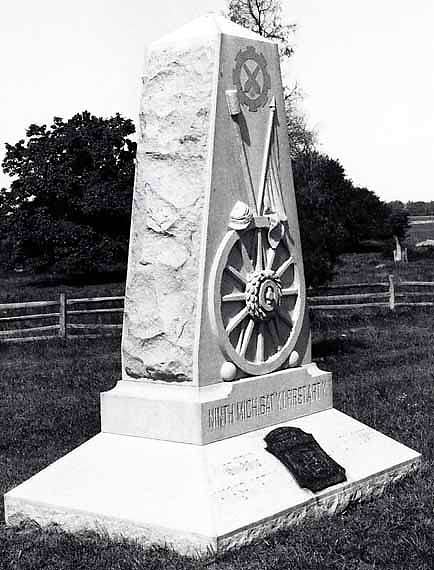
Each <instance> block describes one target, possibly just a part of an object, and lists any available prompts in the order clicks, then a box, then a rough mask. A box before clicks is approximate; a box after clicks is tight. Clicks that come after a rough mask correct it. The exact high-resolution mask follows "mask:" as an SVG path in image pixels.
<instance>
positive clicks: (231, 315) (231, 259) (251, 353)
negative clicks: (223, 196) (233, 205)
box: [209, 216, 306, 375]
mask: <svg viewBox="0 0 434 570" xmlns="http://www.w3.org/2000/svg"><path fill="white" fill-rule="evenodd" d="M271 227H272V222H271V221H270V219H269V218H268V217H267V216H256V217H255V218H254V219H253V221H252V223H251V224H250V226H249V227H248V228H247V229H245V230H243V231H235V230H231V231H229V232H228V233H227V234H226V235H225V237H224V239H223V241H222V243H221V244H220V247H219V249H218V251H217V253H216V258H215V261H214V264H213V267H212V270H211V275H210V297H209V304H210V305H209V310H210V311H209V312H210V317H211V325H212V328H213V331H214V334H215V335H216V338H217V341H218V343H219V346H220V348H221V350H222V352H223V354H224V355H225V357H226V358H227V360H228V361H229V362H232V363H233V364H234V365H235V366H236V367H237V368H239V369H241V370H242V371H244V372H246V373H247V374H252V375H260V374H267V373H269V372H272V371H274V370H277V369H278V368H279V367H281V366H282V365H283V364H284V363H285V361H287V360H288V358H289V357H290V355H291V353H292V351H293V350H294V347H295V343H296V342H297V337H298V335H299V333H300V329H301V326H302V322H303V314H304V309H305V301H306V295H305V287H304V280H303V279H302V278H301V276H300V271H299V262H298V252H297V250H296V248H295V245H294V244H293V242H292V241H291V239H290V237H289V232H288V229H287V226H286V225H284V226H282V227H283V232H282V234H283V235H282V236H281V239H279V240H278V241H277V244H276V242H274V243H273V246H274V247H272V245H271V244H270V237H269V236H270V228H271ZM272 242H273V240H272ZM294 357H295V358H294ZM297 360H298V357H297V354H296V353H294V354H293V358H292V361H293V362H291V364H292V365H294V364H296V363H297V362H296V361H297Z"/></svg>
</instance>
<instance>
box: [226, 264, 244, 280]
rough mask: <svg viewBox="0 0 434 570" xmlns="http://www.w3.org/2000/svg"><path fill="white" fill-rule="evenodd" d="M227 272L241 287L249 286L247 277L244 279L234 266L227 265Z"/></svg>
mask: <svg viewBox="0 0 434 570" xmlns="http://www.w3.org/2000/svg"><path fill="white" fill-rule="evenodd" d="M225 271H227V272H228V273H230V274H231V275H232V277H233V278H234V279H236V280H237V281H238V282H239V283H241V285H246V284H247V281H246V279H245V277H243V276H242V275H241V273H240V272H239V271H238V269H235V267H233V266H232V265H227V266H226V267H225Z"/></svg>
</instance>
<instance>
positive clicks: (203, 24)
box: [151, 12, 275, 49]
mask: <svg viewBox="0 0 434 570" xmlns="http://www.w3.org/2000/svg"><path fill="white" fill-rule="evenodd" d="M222 34H225V35H229V36H235V37H239V38H245V39H251V40H256V41H261V42H266V43H275V42H273V41H272V40H270V39H267V38H264V37H263V36H261V35H259V34H257V33H255V32H252V31H251V30H248V29H247V28H244V27H243V26H240V25H239V24H234V23H233V22H231V21H230V20H228V19H227V18H225V17H224V16H223V15H222V14H220V13H218V12H209V13H208V14H205V15H204V16H200V17H199V18H196V19H194V20H192V21H191V22H189V23H188V24H185V25H184V26H181V27H180V28H178V29H177V30H175V31H174V32H172V33H170V34H167V35H165V36H163V37H162V38H160V39H159V40H157V41H155V42H153V43H152V44H151V49H152V48H153V47H154V46H155V47H159V48H161V47H162V46H163V45H165V44H173V43H178V44H182V43H184V42H185V43H189V44H190V43H191V42H192V40H194V39H195V38H203V37H215V36H220V35H222Z"/></svg>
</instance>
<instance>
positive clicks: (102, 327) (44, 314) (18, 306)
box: [0, 293, 124, 342]
mask: <svg viewBox="0 0 434 570" xmlns="http://www.w3.org/2000/svg"><path fill="white" fill-rule="evenodd" d="M123 303H124V297H86V298H79V299H68V298H67V296H66V294H65V293H60V296H59V299H58V300H56V301H31V302H29V303H2V304H0V342H25V341H32V340H42V339H49V338H55V337H58V338H63V339H67V338H71V337H74V336H81V337H83V336H86V337H93V336H103V335H107V334H113V333H116V332H117V331H120V330H121V329H122V316H123V312H124V308H123ZM35 311H36V312H35ZM17 313H19V314H17ZM77 318H80V319H81V322H77ZM38 321H39V322H42V323H44V324H42V325H41V326H20V328H14V327H16V325H18V326H19V325H21V324H25V325H27V323H31V325H32V324H33V323H35V322H36V324H37V322H38Z"/></svg>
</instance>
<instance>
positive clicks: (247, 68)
mask: <svg viewBox="0 0 434 570" xmlns="http://www.w3.org/2000/svg"><path fill="white" fill-rule="evenodd" d="M242 76H244V77H242ZM232 81H233V84H234V85H235V86H236V88H237V90H238V96H239V99H240V102H241V104H242V105H245V106H246V107H248V109H249V111H251V112H253V113H254V112H256V111H257V110H258V109H259V108H260V107H263V106H264V105H265V104H266V102H267V100H268V92H269V90H270V88H271V79H270V75H269V73H268V71H267V60H266V59H265V57H264V55H263V54H262V53H257V51H256V50H255V48H254V47H253V46H248V47H247V48H246V49H245V50H244V51H243V50H240V51H239V52H238V55H237V57H236V58H235V67H234V69H233V71H232Z"/></svg>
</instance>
